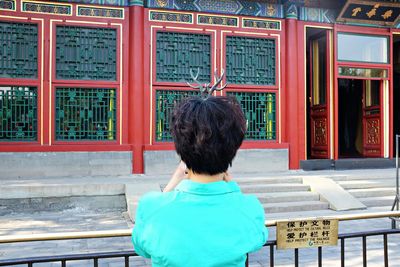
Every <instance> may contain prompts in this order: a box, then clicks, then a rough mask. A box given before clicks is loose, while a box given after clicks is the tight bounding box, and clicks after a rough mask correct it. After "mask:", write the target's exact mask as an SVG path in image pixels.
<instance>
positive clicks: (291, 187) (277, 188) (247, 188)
mask: <svg viewBox="0 0 400 267" xmlns="http://www.w3.org/2000/svg"><path fill="white" fill-rule="evenodd" d="M240 188H241V190H242V192H243V193H272V192H299V191H309V190H310V187H309V186H308V185H303V184H267V185H265V184H260V185H243V186H241V187H240Z"/></svg>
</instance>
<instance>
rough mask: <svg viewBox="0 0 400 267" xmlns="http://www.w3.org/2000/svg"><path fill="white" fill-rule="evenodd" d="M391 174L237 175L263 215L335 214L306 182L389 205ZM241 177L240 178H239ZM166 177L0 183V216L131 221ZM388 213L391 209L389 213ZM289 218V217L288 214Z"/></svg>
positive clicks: (369, 203)
mask: <svg viewBox="0 0 400 267" xmlns="http://www.w3.org/2000/svg"><path fill="white" fill-rule="evenodd" d="M394 174H395V172H394V170H393V169H391V170H388V171H384V170H383V171H379V170H375V171H373V170H372V171H371V170H368V171H367V170H362V171H350V172H347V171H346V172H341V171H336V172H335V171H325V172H318V171H315V172H303V171H290V172H282V173H274V174H248V175H240V174H235V175H234V180H235V181H237V182H238V183H239V185H240V187H241V189H242V191H243V192H244V193H248V194H254V195H256V196H257V197H258V199H259V200H260V202H261V203H262V205H263V207H264V209H265V212H266V213H267V214H276V216H278V214H285V217H290V216H289V215H290V214H291V215H293V216H298V215H305V214H309V215H314V216H316V215H319V214H326V212H329V213H331V212H333V213H335V212H336V211H332V210H330V209H329V206H330V204H329V203H328V202H326V201H325V200H322V195H320V194H319V193H318V192H313V191H311V189H310V188H311V187H310V186H309V185H306V184H304V183H303V178H304V177H311V176H312V177H315V178H317V179H318V178H323V177H327V178H330V179H332V180H333V181H335V182H336V183H337V184H339V185H340V186H341V187H343V188H344V189H345V190H347V192H349V193H350V194H352V195H353V196H354V197H355V198H357V199H358V200H360V201H361V202H362V203H363V204H365V205H366V206H368V207H385V208H387V207H388V206H391V205H392V204H393V201H394V197H395V178H394ZM237 177H241V178H237ZM168 179H169V176H165V177H160V176H145V175H126V176H102V177H99V176H97V177H96V176H95V177H93V176H79V177H53V178H49V177H47V178H45V179H38V178H35V179H15V178H10V179H8V180H0V215H6V214H9V213H10V212H17V213H18V212H31V211H42V210H49V211H50V210H51V211H54V210H63V209H74V208H79V209H83V210H85V209H88V210H89V209H90V210H96V209H100V210H103V209H118V210H124V211H125V210H128V211H129V213H130V215H131V218H134V211H135V209H136V205H137V201H138V199H139V197H140V195H142V194H143V193H145V192H148V191H154V190H157V191H158V190H160V188H162V185H165V184H166V182H167V181H168ZM388 210H389V209H388ZM286 214H289V215H286Z"/></svg>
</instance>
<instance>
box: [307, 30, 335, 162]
mask: <svg viewBox="0 0 400 267" xmlns="http://www.w3.org/2000/svg"><path fill="white" fill-rule="evenodd" d="M306 47H307V59H306V62H307V77H308V80H307V100H308V101H307V158H308V159H329V158H330V157H331V156H332V155H331V151H330V148H331V143H330V141H331V134H330V130H331V125H330V121H331V120H330V100H331V97H330V95H329V93H330V89H331V80H330V79H331V67H330V62H331V60H332V59H331V55H330V51H331V32H330V31H329V30H326V29H314V28H310V29H308V30H307V43H306Z"/></svg>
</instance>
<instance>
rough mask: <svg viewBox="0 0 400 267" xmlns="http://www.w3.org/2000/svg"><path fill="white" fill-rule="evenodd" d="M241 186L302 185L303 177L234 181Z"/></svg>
mask: <svg viewBox="0 0 400 267" xmlns="http://www.w3.org/2000/svg"><path fill="white" fill-rule="evenodd" d="M234 180H235V181H236V182H237V183H238V184H239V185H259V184H286V183H297V184H301V183H302V180H303V179H302V178H301V177H246V178H238V179H237V178H235V179H234Z"/></svg>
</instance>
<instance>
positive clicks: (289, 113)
mask: <svg viewBox="0 0 400 267" xmlns="http://www.w3.org/2000/svg"><path fill="white" fill-rule="evenodd" d="M287 12H288V11H287ZM286 16H287V19H286V31H285V32H286V43H287V44H288V45H286V69H285V71H284V75H285V79H286V108H287V110H286V118H285V122H286V129H287V131H286V141H287V142H288V143H289V168H290V169H298V168H299V138H300V136H302V135H303V134H301V133H300V132H299V119H300V117H299V113H300V112H302V111H300V110H299V105H298V97H299V93H298V91H299V89H300V86H299V83H298V73H299V71H300V70H299V69H298V66H299V65H300V64H299V63H298V61H299V57H298V51H297V46H298V41H299V40H298V38H297V36H298V35H297V14H293V13H291V14H287V15H286Z"/></svg>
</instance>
